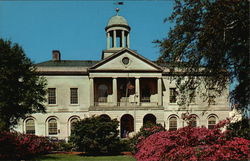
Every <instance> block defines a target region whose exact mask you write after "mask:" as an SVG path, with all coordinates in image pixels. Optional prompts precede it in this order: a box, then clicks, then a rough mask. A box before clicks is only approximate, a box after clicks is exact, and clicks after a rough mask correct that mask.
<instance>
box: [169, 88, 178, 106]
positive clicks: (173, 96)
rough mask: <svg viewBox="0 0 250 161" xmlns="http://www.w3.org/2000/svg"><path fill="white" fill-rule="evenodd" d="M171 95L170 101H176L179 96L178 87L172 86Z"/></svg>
mask: <svg viewBox="0 0 250 161" xmlns="http://www.w3.org/2000/svg"><path fill="white" fill-rule="evenodd" d="M169 90H170V95H169V101H170V103H176V101H177V100H176V97H177V92H176V88H170V89H169Z"/></svg>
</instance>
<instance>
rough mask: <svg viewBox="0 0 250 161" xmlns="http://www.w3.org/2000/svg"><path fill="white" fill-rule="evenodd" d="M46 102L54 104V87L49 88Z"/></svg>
mask: <svg viewBox="0 0 250 161" xmlns="http://www.w3.org/2000/svg"><path fill="white" fill-rule="evenodd" d="M48 103H49V104H56V89H55V88H49V91H48Z"/></svg>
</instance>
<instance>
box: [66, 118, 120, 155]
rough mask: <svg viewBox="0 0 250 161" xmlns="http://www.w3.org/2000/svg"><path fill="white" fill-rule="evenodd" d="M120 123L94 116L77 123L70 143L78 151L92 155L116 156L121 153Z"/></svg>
mask: <svg viewBox="0 0 250 161" xmlns="http://www.w3.org/2000/svg"><path fill="white" fill-rule="evenodd" d="M118 125H119V122H118V121H117V120H116V119H114V120H111V119H109V118H105V117H100V116H93V117H90V118H85V119H83V120H81V121H78V122H76V124H75V128H74V130H73V131H72V135H71V138H70V141H71V142H72V143H74V145H75V146H76V148H77V150H79V151H82V152H86V153H87V154H90V155H108V154H109V155H110V154H112V155H114V154H119V153H120V152H121V148H120V147H121V143H120V139H119V137H118V134H119V131H118V130H117V129H118Z"/></svg>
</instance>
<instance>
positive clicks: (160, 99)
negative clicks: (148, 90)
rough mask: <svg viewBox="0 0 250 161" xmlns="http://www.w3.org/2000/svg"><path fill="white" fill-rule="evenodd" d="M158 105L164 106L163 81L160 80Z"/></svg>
mask: <svg viewBox="0 0 250 161" xmlns="http://www.w3.org/2000/svg"><path fill="white" fill-rule="evenodd" d="M157 84H158V88H157V89H158V105H159V106H162V80H161V78H158V83H157Z"/></svg>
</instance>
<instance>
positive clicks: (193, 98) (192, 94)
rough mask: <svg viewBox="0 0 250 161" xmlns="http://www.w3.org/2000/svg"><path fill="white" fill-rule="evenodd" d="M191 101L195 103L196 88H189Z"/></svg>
mask: <svg viewBox="0 0 250 161" xmlns="http://www.w3.org/2000/svg"><path fill="white" fill-rule="evenodd" d="M189 103H195V89H194V88H191V89H190V90H189Z"/></svg>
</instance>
